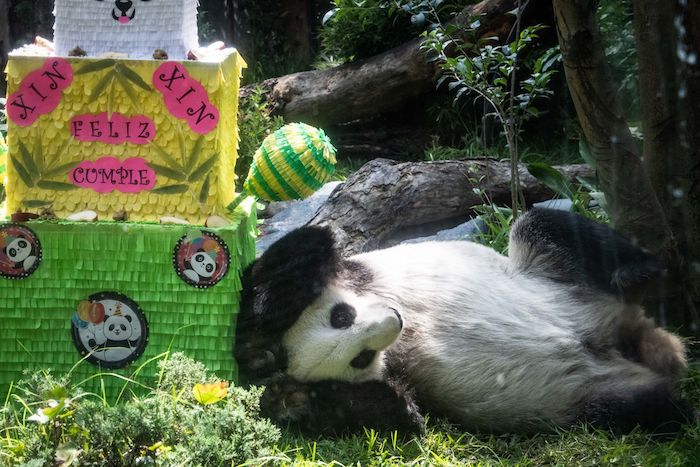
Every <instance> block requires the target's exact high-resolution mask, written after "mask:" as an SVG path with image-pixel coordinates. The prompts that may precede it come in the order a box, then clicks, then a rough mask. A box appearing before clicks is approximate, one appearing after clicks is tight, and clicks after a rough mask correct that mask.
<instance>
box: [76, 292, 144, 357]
mask: <svg viewBox="0 0 700 467" xmlns="http://www.w3.org/2000/svg"><path fill="white" fill-rule="evenodd" d="M71 334H72V336H73V342H74V344H75V347H76V348H77V349H78V352H79V353H80V355H81V356H83V357H86V358H85V359H86V360H87V361H89V362H90V363H93V364H95V365H97V366H98V367H102V368H125V367H127V366H129V364H130V363H131V362H133V361H134V360H136V359H138V358H139V357H140V356H141V354H143V352H144V350H145V349H146V345H147V344H148V321H147V320H146V315H145V314H144V312H143V310H141V307H139V306H138V304H137V303H136V302H134V301H133V300H132V299H130V298H129V297H127V296H126V295H122V294H119V293H116V292H100V293H96V294H93V295H91V296H90V297H89V298H88V299H87V300H82V301H80V302H79V303H78V305H77V307H76V310H75V312H74V313H73V317H72V319H71Z"/></svg>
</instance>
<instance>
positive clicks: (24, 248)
mask: <svg viewBox="0 0 700 467" xmlns="http://www.w3.org/2000/svg"><path fill="white" fill-rule="evenodd" d="M40 262H41V244H40V243H39V239H38V238H37V236H36V234H34V232H32V230H30V229H29V228H27V227H25V226H23V225H17V224H2V225H0V276H1V277H5V278H8V279H23V278H25V277H29V276H30V275H31V274H32V273H33V272H34V271H35V270H36V269H37V268H38V267H39V264H40Z"/></svg>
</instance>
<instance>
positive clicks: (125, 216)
mask: <svg viewBox="0 0 700 467" xmlns="http://www.w3.org/2000/svg"><path fill="white" fill-rule="evenodd" d="M112 219H114V220H115V221H116V222H126V221H128V220H129V213H128V212H126V209H122V210H120V211H117V212H115V213H114V215H113V216H112Z"/></svg>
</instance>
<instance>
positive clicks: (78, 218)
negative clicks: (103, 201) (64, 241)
mask: <svg viewBox="0 0 700 467" xmlns="http://www.w3.org/2000/svg"><path fill="white" fill-rule="evenodd" d="M66 220H69V221H71V222H94V221H96V220H97V213H96V212H95V211H90V210H88V211H80V212H76V213H75V214H71V215H70V216H68V217H66Z"/></svg>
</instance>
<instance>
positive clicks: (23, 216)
mask: <svg viewBox="0 0 700 467" xmlns="http://www.w3.org/2000/svg"><path fill="white" fill-rule="evenodd" d="M39 217H40V216H39V214H35V213H33V212H15V213H13V214H12V216H10V218H11V219H12V222H27V221H30V220H33V219H38V218H39Z"/></svg>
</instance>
